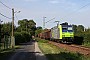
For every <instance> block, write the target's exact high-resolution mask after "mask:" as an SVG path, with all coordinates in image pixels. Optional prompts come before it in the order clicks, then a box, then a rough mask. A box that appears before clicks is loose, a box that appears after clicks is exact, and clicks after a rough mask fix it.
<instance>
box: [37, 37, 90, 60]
mask: <svg viewBox="0 0 90 60" xmlns="http://www.w3.org/2000/svg"><path fill="white" fill-rule="evenodd" d="M36 40H37V41H38V45H39V47H40V49H41V50H42V52H43V53H44V54H45V55H46V57H47V58H48V60H90V58H89V57H85V56H83V55H81V54H79V53H74V52H69V51H67V50H66V49H60V48H58V47H56V46H54V45H52V44H49V43H48V41H47V40H43V39H38V38H37V39H36Z"/></svg>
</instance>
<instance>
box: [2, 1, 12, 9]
mask: <svg viewBox="0 0 90 60" xmlns="http://www.w3.org/2000/svg"><path fill="white" fill-rule="evenodd" d="M0 3H1V4H2V5H4V6H5V7H7V8H8V9H12V8H10V7H9V6H7V5H5V4H4V3H3V2H1V1H0Z"/></svg>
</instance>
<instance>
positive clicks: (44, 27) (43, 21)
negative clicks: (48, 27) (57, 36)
mask: <svg viewBox="0 0 90 60" xmlns="http://www.w3.org/2000/svg"><path fill="white" fill-rule="evenodd" d="M45 18H46V17H43V29H45Z"/></svg>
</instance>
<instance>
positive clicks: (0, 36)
mask: <svg viewBox="0 0 90 60" xmlns="http://www.w3.org/2000/svg"><path fill="white" fill-rule="evenodd" d="M2 22H3V21H1V19H0V42H1V33H2V32H1V23H2Z"/></svg>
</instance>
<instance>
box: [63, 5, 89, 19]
mask: <svg viewBox="0 0 90 60" xmlns="http://www.w3.org/2000/svg"><path fill="white" fill-rule="evenodd" d="M89 4H90V3H88V4H85V5H83V6H82V7H80V8H79V9H77V10H75V11H73V12H71V13H69V14H67V15H66V16H64V17H63V18H62V19H64V18H65V17H68V16H70V15H72V14H74V13H75V12H77V11H79V10H81V9H83V8H85V7H86V6H88V5H89Z"/></svg>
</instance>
